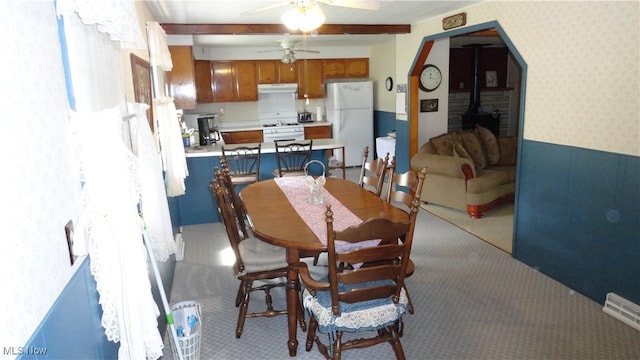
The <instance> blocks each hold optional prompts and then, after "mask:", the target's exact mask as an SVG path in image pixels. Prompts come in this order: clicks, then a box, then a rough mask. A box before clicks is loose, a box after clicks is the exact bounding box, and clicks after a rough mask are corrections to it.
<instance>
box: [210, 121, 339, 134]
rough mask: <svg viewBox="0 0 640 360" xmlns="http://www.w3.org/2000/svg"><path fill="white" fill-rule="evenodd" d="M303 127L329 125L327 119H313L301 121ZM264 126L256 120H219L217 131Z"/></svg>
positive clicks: (259, 128) (247, 129)
mask: <svg viewBox="0 0 640 360" xmlns="http://www.w3.org/2000/svg"><path fill="white" fill-rule="evenodd" d="M302 125H303V126H304V127H312V126H329V125H331V123H330V122H328V121H314V122H308V123H302ZM263 129H264V128H263V127H262V126H260V124H259V123H258V121H231V122H227V123H225V122H220V123H218V131H222V132H229V131H251V130H263Z"/></svg>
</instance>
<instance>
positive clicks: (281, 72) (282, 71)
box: [276, 60, 298, 84]
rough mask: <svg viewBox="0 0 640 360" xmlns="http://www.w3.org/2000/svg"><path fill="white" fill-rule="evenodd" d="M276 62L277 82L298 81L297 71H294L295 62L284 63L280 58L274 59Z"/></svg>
mask: <svg viewBox="0 0 640 360" xmlns="http://www.w3.org/2000/svg"><path fill="white" fill-rule="evenodd" d="M276 63H277V64H278V82H279V83H281V84H287V83H296V82H298V72H297V71H296V66H297V63H293V64H285V63H283V62H282V61H280V60H276Z"/></svg>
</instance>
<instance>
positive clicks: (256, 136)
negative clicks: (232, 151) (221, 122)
mask: <svg viewBox="0 0 640 360" xmlns="http://www.w3.org/2000/svg"><path fill="white" fill-rule="evenodd" d="M222 139H223V140H224V143H225V144H247V143H261V142H263V137H262V130H247V131H223V132H222Z"/></svg>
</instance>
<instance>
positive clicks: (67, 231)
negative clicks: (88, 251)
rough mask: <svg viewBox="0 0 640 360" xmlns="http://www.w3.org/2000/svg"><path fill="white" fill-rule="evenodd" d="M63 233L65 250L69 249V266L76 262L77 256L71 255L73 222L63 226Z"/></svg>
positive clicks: (70, 221)
mask: <svg viewBox="0 0 640 360" xmlns="http://www.w3.org/2000/svg"><path fill="white" fill-rule="evenodd" d="M64 233H65V234H66V235H67V248H68V249H69V261H70V262H71V265H73V263H74V262H75V261H76V258H77V256H75V255H74V254H73V220H69V222H68V223H67V225H65V226H64Z"/></svg>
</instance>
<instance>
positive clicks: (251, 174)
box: [220, 144, 262, 185]
mask: <svg viewBox="0 0 640 360" xmlns="http://www.w3.org/2000/svg"><path fill="white" fill-rule="evenodd" d="M261 153H262V144H258V145H257V146H238V147H234V148H228V147H226V148H225V147H224V146H222V156H221V157H220V162H222V161H225V162H226V166H227V169H228V170H229V175H230V176H231V180H232V181H233V184H234V185H246V184H251V183H254V182H257V181H260V155H261Z"/></svg>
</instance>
